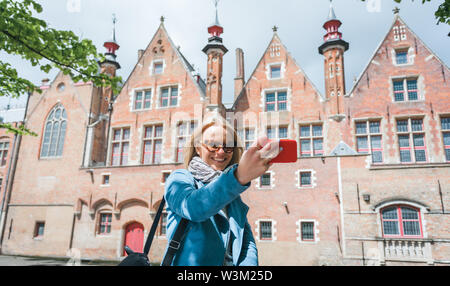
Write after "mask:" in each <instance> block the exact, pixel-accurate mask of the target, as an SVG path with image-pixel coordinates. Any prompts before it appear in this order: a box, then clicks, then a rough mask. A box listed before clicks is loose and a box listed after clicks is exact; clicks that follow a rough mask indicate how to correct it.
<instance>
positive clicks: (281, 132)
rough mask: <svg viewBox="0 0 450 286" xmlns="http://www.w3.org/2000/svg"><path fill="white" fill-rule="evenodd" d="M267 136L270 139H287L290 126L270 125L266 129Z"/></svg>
mask: <svg viewBox="0 0 450 286" xmlns="http://www.w3.org/2000/svg"><path fill="white" fill-rule="evenodd" d="M266 131H267V138H269V139H287V138H288V127H287V126H278V127H274V126H269V127H267V129H266Z"/></svg>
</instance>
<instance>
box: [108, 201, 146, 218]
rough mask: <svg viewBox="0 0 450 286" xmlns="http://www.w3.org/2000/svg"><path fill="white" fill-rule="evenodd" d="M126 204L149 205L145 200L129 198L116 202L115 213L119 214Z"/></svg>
mask: <svg viewBox="0 0 450 286" xmlns="http://www.w3.org/2000/svg"><path fill="white" fill-rule="evenodd" d="M126 205H142V206H144V207H146V208H148V207H149V204H148V203H147V202H146V201H144V200H141V199H137V198H131V199H126V200H123V201H121V202H120V203H118V204H117V206H116V207H115V208H114V212H115V213H116V214H120V212H121V211H122V209H123V208H124V207H125V206H126Z"/></svg>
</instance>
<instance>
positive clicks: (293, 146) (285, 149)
mask: <svg viewBox="0 0 450 286" xmlns="http://www.w3.org/2000/svg"><path fill="white" fill-rule="evenodd" d="M279 148H280V153H279V154H278V156H276V157H275V158H273V159H272V161H270V163H295V162H297V141H295V140H290V139H280V145H279Z"/></svg>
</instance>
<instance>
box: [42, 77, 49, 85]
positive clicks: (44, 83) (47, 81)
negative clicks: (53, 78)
mask: <svg viewBox="0 0 450 286" xmlns="http://www.w3.org/2000/svg"><path fill="white" fill-rule="evenodd" d="M49 82H50V79H48V78H44V79H42V86H47V85H49Z"/></svg>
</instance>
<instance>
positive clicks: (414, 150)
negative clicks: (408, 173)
mask: <svg viewBox="0 0 450 286" xmlns="http://www.w3.org/2000/svg"><path fill="white" fill-rule="evenodd" d="M397 137H398V145H399V150H400V162H402V163H414V162H426V161H427V154H426V143H425V131H424V128H423V119H422V118H406V119H397Z"/></svg>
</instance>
